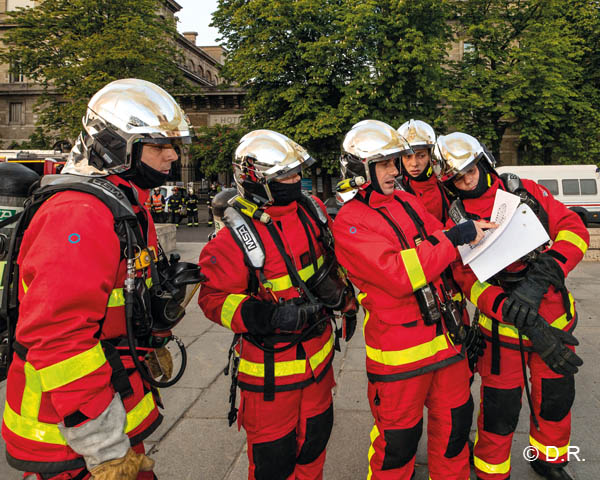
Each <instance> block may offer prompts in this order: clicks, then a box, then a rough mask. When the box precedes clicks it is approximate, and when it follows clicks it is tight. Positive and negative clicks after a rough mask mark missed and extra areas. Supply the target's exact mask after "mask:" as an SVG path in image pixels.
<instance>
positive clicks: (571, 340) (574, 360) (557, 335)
mask: <svg viewBox="0 0 600 480" xmlns="http://www.w3.org/2000/svg"><path fill="white" fill-rule="evenodd" d="M520 330H521V331H522V332H523V333H524V334H525V335H527V336H528V337H529V340H531V345H532V347H533V350H534V351H535V352H536V353H538V354H539V356H540V357H541V358H542V360H543V361H544V363H545V364H546V365H548V367H550V369H551V370H552V371H553V372H556V373H558V374H559V375H565V376H567V375H573V374H575V373H577V372H578V370H579V369H578V368H577V367H580V366H581V365H583V360H581V358H579V357H578V356H577V355H576V354H575V352H573V351H572V350H570V349H569V348H567V347H566V346H565V345H579V342H578V341H577V339H576V338H575V337H574V336H573V335H571V334H570V333H569V332H565V331H563V330H559V329H558V328H553V327H551V326H550V325H548V323H547V322H546V321H545V320H544V319H543V318H542V317H541V316H539V315H538V316H537V317H536V319H535V320H534V321H533V322H532V323H530V324H527V325H524V326H523V328H521V329H520Z"/></svg>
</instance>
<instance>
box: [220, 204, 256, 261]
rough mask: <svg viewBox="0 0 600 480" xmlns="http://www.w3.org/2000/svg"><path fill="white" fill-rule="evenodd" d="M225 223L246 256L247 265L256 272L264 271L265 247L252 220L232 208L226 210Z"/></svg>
mask: <svg viewBox="0 0 600 480" xmlns="http://www.w3.org/2000/svg"><path fill="white" fill-rule="evenodd" d="M223 223H224V224H225V225H226V226H227V228H228V229H229V231H230V232H231V236H232V237H233V239H234V240H235V243H237V244H238V246H239V247H240V250H241V251H242V253H243V254H244V261H245V262H246V265H247V266H248V267H250V268H252V269H254V270H262V268H263V267H264V266H265V247H264V245H263V243H262V240H261V238H260V235H259V234H258V232H257V231H256V227H255V226H254V224H253V223H252V220H250V219H249V218H248V217H247V216H246V215H244V214H243V213H241V212H240V211H239V210H238V209H237V208H235V207H231V206H230V207H227V208H226V209H225V214H224V215H223Z"/></svg>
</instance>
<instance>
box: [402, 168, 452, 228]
mask: <svg viewBox="0 0 600 480" xmlns="http://www.w3.org/2000/svg"><path fill="white" fill-rule="evenodd" d="M427 168H431V167H427ZM402 186H403V187H404V189H405V190H406V191H407V192H409V193H412V194H413V195H414V196H415V197H417V198H418V199H419V200H421V203H423V205H424V206H425V208H426V209H427V211H428V212H429V213H431V214H432V215H433V216H434V217H435V218H437V219H438V220H440V221H441V222H442V223H445V222H446V220H447V219H448V207H449V205H450V202H449V201H448V197H447V196H446V193H445V191H444V189H443V188H442V186H441V185H440V183H439V182H438V179H437V177H436V176H435V175H431V176H430V177H429V178H428V179H427V180H425V181H423V182H418V181H416V180H415V179H413V178H410V177H409V175H408V174H407V173H406V172H404V175H403V176H402Z"/></svg>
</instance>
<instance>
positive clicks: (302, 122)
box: [212, 0, 351, 166]
mask: <svg viewBox="0 0 600 480" xmlns="http://www.w3.org/2000/svg"><path fill="white" fill-rule="evenodd" d="M341 6H342V2H341V0H318V1H317V0H298V1H291V0H253V1H252V2H247V1H243V0H219V6H218V9H217V10H216V12H215V13H214V14H213V23H212V25H213V26H216V27H217V28H218V29H219V31H220V33H221V35H222V36H223V39H224V43H225V47H226V48H227V50H228V52H229V53H228V55H227V61H226V63H225V66H224V69H223V75H224V77H225V78H226V79H228V80H230V81H232V82H235V83H237V84H239V85H241V86H243V87H244V88H245V89H246V90H247V93H246V97H245V99H244V107H245V113H244V125H245V126H246V127H249V128H269V129H273V130H276V131H278V132H281V133H283V134H285V135H288V136H289V137H290V138H292V139H294V140H295V141H297V142H298V143H300V144H301V145H303V146H305V147H306V148H308V149H309V150H310V151H311V153H313V154H314V155H315V156H316V157H317V158H319V157H323V156H325V155H326V154H327V153H330V152H331V151H339V141H340V135H341V134H342V131H343V129H344V127H345V126H346V125H347V123H348V120H347V118H346V112H344V111H342V110H340V109H339V108H338V107H339V104H340V99H341V97H342V95H343V93H342V90H343V88H344V83H345V80H346V78H347V77H348V76H349V75H350V74H351V71H350V65H348V63H347V61H346V58H345V56H344V48H343V45H342V43H341V42H340V40H339V35H338V33H337V32H338V30H337V26H338V23H339V22H338V18H340V16H341V13H340V8H341ZM323 166H327V165H323Z"/></svg>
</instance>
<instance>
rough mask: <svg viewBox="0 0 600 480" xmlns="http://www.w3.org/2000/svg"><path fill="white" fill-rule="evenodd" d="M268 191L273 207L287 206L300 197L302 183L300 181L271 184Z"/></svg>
mask: <svg viewBox="0 0 600 480" xmlns="http://www.w3.org/2000/svg"><path fill="white" fill-rule="evenodd" d="M269 189H270V190H271V195H272V196H273V205H278V206H283V205H289V204H290V203H292V202H294V201H296V200H298V199H299V198H300V196H301V195H302V182H300V180H298V181H297V182H294V183H281V182H271V183H269Z"/></svg>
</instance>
